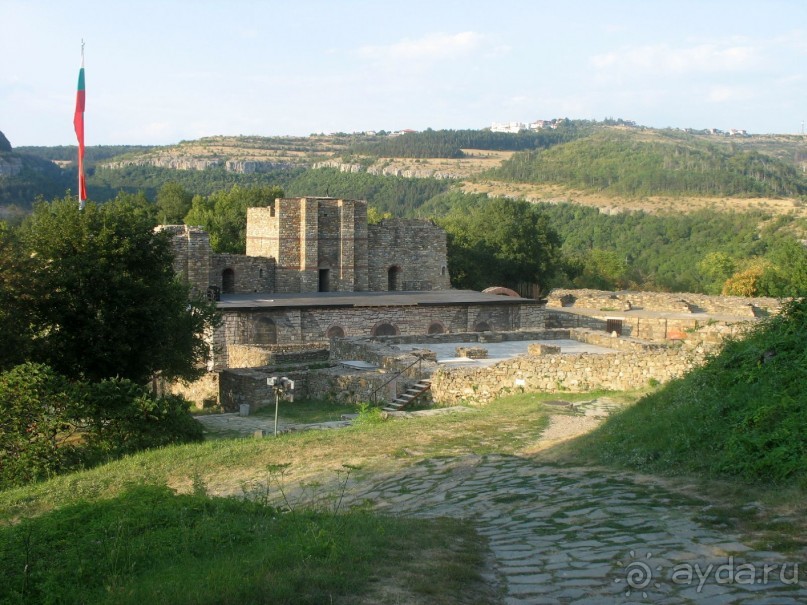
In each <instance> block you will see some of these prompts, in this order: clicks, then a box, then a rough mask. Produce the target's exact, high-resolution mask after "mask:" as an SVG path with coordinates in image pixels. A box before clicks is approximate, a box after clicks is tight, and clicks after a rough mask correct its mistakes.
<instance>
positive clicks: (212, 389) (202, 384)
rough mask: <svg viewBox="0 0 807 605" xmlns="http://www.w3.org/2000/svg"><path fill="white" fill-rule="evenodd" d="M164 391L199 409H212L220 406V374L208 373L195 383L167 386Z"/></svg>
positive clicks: (176, 383)
mask: <svg viewBox="0 0 807 605" xmlns="http://www.w3.org/2000/svg"><path fill="white" fill-rule="evenodd" d="M164 389H165V390H166V391H167V392H169V393H173V394H174V395H180V396H182V397H184V398H185V399H187V400H188V401H190V402H192V403H193V404H194V405H195V406H196V407H197V408H199V409H202V408H204V407H211V406H214V405H216V404H218V400H219V374H218V372H208V373H207V374H205V375H204V376H202V377H201V378H199V379H198V380H195V381H193V382H188V383H185V382H173V383H171V384H166V385H165V386H164Z"/></svg>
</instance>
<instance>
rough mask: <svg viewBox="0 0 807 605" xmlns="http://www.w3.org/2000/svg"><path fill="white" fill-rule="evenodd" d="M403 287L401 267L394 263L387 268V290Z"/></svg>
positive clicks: (393, 290)
mask: <svg viewBox="0 0 807 605" xmlns="http://www.w3.org/2000/svg"><path fill="white" fill-rule="evenodd" d="M400 289H401V268H400V267H399V266H398V265H393V266H392V267H390V268H389V269H388V270H387V290H389V291H390V292H395V291H396V290H400Z"/></svg>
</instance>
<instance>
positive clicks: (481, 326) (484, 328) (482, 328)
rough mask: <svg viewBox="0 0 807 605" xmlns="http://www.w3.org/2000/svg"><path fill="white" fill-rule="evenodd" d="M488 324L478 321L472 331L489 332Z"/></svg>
mask: <svg viewBox="0 0 807 605" xmlns="http://www.w3.org/2000/svg"><path fill="white" fill-rule="evenodd" d="M490 331H491V327H490V324H489V323H488V322H486V321H478V322H476V323H475V324H474V332H490Z"/></svg>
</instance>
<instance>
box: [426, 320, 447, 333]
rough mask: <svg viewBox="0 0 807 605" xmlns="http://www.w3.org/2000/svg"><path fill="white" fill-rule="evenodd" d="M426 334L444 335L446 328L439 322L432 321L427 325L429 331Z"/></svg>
mask: <svg viewBox="0 0 807 605" xmlns="http://www.w3.org/2000/svg"><path fill="white" fill-rule="evenodd" d="M426 333H427V334H445V333H446V327H445V326H444V325H443V324H442V323H440V322H439V321H433V322H432V323H430V324H429V329H428V331H427V332H426Z"/></svg>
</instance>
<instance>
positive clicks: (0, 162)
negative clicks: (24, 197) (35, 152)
mask: <svg viewBox="0 0 807 605" xmlns="http://www.w3.org/2000/svg"><path fill="white" fill-rule="evenodd" d="M20 172H22V160H21V159H20V158H18V157H16V156H12V155H7V154H4V153H2V152H0V178H3V177H11V176H17V175H18V174H19V173H20Z"/></svg>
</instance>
